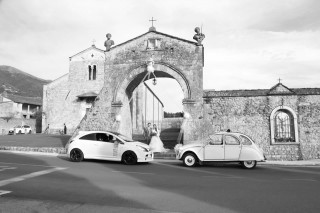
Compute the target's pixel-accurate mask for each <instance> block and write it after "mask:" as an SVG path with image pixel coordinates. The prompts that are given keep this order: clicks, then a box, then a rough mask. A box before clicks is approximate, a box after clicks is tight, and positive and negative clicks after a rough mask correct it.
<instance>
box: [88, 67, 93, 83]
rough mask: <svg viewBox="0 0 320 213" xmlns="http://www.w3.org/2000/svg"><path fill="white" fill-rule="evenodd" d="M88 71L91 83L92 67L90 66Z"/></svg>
mask: <svg viewBox="0 0 320 213" xmlns="http://www.w3.org/2000/svg"><path fill="white" fill-rule="evenodd" d="M88 70H89V81H90V80H91V73H92V70H91V65H89V66H88Z"/></svg>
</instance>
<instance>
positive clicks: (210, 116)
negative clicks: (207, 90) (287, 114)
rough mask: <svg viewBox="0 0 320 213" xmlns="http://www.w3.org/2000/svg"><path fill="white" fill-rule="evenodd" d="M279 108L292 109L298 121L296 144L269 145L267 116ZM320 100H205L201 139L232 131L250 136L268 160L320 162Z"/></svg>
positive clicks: (212, 98)
mask: <svg viewBox="0 0 320 213" xmlns="http://www.w3.org/2000/svg"><path fill="white" fill-rule="evenodd" d="M279 106H286V107H289V108H291V109H292V110H293V111H294V112H295V114H296V115H297V117H298V130H297V131H298V135H299V138H298V142H297V143H290V144H288V145H286V144H272V143H271V129H270V128H271V127H270V115H271V112H272V110H273V109H275V108H276V107H279ZM319 117H320V99H319V96H314V95H305V96H299V95H287V96H286V95H282V96H276V95H274V96H256V97H206V98H205V104H204V119H205V120H204V122H205V125H204V127H205V128H204V132H203V134H204V135H208V134H211V133H213V132H216V131H225V130H227V129H231V131H234V132H241V133H244V134H247V135H249V136H250V137H251V138H252V139H253V140H254V141H255V142H256V144H257V145H258V146H259V147H261V148H262V149H263V150H264V152H265V154H266V157H267V159H269V160H300V159H314V158H319V153H320V152H319V151H320V150H319V147H320V140H319V137H320V134H319V133H320V125H319V124H320V122H319Z"/></svg>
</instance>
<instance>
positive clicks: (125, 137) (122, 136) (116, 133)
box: [111, 132, 134, 142]
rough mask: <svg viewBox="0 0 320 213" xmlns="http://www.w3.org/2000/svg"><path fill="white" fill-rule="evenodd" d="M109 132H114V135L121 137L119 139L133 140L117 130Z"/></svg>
mask: <svg viewBox="0 0 320 213" xmlns="http://www.w3.org/2000/svg"><path fill="white" fill-rule="evenodd" d="M111 133H112V134H114V135H116V136H118V137H119V138H121V139H122V140H124V141H125V142H134V140H132V139H130V138H128V137H127V136H125V135H122V134H120V133H118V132H111Z"/></svg>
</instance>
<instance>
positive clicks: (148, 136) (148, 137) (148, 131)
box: [143, 123, 152, 144]
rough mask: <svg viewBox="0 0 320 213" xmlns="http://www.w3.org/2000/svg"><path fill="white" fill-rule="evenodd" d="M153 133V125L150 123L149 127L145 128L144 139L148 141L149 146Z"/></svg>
mask: <svg viewBox="0 0 320 213" xmlns="http://www.w3.org/2000/svg"><path fill="white" fill-rule="evenodd" d="M151 132H152V126H151V123H148V125H147V126H146V127H145V128H144V134H143V135H144V138H145V139H146V140H147V144H149V143H150V140H151Z"/></svg>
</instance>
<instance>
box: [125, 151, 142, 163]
mask: <svg viewBox="0 0 320 213" xmlns="http://www.w3.org/2000/svg"><path fill="white" fill-rule="evenodd" d="M137 161H138V159H137V155H136V154H135V153H134V152H132V151H128V152H125V153H123V155H122V162H123V163H124V164H126V165H134V164H136V163H137Z"/></svg>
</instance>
